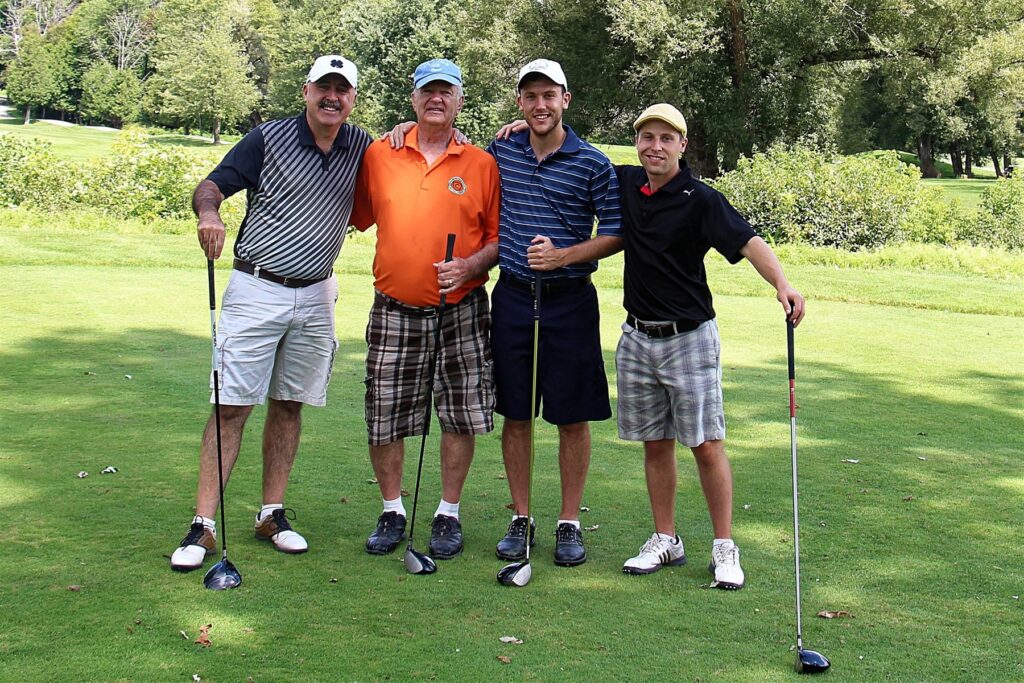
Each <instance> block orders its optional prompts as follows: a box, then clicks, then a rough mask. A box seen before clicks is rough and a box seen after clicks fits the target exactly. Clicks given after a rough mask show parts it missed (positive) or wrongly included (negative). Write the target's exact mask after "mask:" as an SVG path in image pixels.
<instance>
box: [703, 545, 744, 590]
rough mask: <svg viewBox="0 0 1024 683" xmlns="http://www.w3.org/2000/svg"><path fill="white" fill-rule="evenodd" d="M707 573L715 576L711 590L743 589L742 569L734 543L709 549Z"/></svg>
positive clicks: (737, 549)
mask: <svg viewBox="0 0 1024 683" xmlns="http://www.w3.org/2000/svg"><path fill="white" fill-rule="evenodd" d="M708 571H710V572H711V573H712V574H714V575H715V580H714V582H713V583H712V584H711V587H712V588H721V589H724V590H733V591H734V590H739V589H740V588H743V580H744V577H743V569H742V568H741V567H740V549H739V548H738V547H737V546H736V544H735V543H722V544H720V545H717V546H713V547H712V549H711V564H709V565H708Z"/></svg>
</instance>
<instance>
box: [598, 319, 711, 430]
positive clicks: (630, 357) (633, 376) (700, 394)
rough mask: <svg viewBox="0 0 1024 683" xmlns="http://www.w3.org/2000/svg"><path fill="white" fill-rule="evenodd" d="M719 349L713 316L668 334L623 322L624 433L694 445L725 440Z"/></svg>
mask: <svg viewBox="0 0 1024 683" xmlns="http://www.w3.org/2000/svg"><path fill="white" fill-rule="evenodd" d="M720 352H721V342H720V341H719V338H718V325H717V324H716V323H715V321H714V320H708V321H707V322H705V323H703V324H701V326H700V327H698V328H697V329H695V330H693V331H692V332H684V333H682V334H677V335H674V336H671V337H666V338H664V339H651V338H650V337H648V336H647V335H646V334H644V333H643V332H640V331H638V330H635V329H633V327H632V326H631V325H629V324H628V323H627V324H623V326H622V337H620V338H619V345H618V348H617V349H616V350H615V368H616V377H617V382H616V384H617V389H618V423H619V438H620V439H624V440H626V441H657V440H660V439H675V440H677V441H678V442H679V443H681V444H683V445H684V446H689V447H690V448H694V447H696V446H699V445H701V444H702V443H704V442H705V441H711V440H716V439H724V438H725V410H724V407H723V405H722V364H721V360H720V358H719V355H720Z"/></svg>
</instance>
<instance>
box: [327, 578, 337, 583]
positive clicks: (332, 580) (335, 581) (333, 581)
mask: <svg viewBox="0 0 1024 683" xmlns="http://www.w3.org/2000/svg"><path fill="white" fill-rule="evenodd" d="M327 583H338V580H337V579H333V578H332V579H329V580H328V581H327Z"/></svg>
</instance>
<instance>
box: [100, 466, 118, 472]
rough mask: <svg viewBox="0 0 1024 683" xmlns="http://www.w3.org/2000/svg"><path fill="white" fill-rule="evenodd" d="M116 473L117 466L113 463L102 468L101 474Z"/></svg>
mask: <svg viewBox="0 0 1024 683" xmlns="http://www.w3.org/2000/svg"><path fill="white" fill-rule="evenodd" d="M116 473H117V468H116V467H114V466H113V465H111V466H110V467H104V468H103V469H102V470H100V474H116Z"/></svg>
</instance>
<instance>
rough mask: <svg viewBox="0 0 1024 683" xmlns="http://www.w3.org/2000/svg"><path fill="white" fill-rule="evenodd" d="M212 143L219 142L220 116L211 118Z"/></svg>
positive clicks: (217, 143)
mask: <svg viewBox="0 0 1024 683" xmlns="http://www.w3.org/2000/svg"><path fill="white" fill-rule="evenodd" d="M213 144H215V145H219V144H220V117H217V118H215V119H214V120H213Z"/></svg>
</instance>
